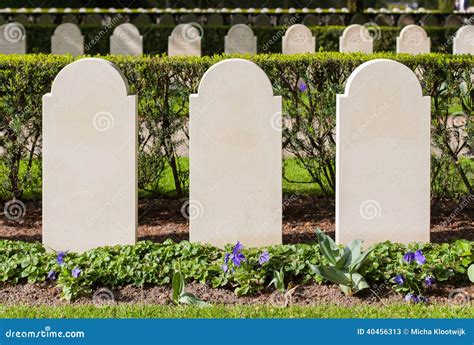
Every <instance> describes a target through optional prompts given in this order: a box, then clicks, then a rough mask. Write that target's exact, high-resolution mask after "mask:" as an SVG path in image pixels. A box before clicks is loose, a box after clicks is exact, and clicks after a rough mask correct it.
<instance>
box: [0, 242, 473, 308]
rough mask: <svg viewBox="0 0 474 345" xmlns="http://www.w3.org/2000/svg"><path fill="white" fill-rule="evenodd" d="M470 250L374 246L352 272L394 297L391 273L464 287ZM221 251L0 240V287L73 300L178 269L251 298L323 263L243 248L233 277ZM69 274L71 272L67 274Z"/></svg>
mask: <svg viewBox="0 0 474 345" xmlns="http://www.w3.org/2000/svg"><path fill="white" fill-rule="evenodd" d="M473 245H474V242H470V241H467V240H458V241H456V242H454V243H451V244H447V243H444V244H429V243H428V244H411V245H408V246H406V245H402V244H397V243H390V242H384V243H379V244H377V245H376V246H375V248H374V250H373V252H372V253H371V254H369V256H368V260H367V262H366V263H365V264H364V266H363V267H362V269H361V270H359V272H360V273H361V274H362V275H363V276H364V277H365V278H366V280H367V281H368V282H369V283H370V284H371V285H372V284H373V283H376V284H377V285H384V286H386V287H394V288H397V290H399V289H400V286H397V284H396V283H395V282H394V280H393V278H394V277H395V276H397V275H399V274H403V275H404V276H405V277H406V278H407V279H409V280H411V281H412V282H414V283H416V284H417V285H418V284H419V285H420V287H421V288H423V286H422V282H423V280H424V279H425V278H426V277H428V276H429V277H433V278H434V279H435V281H436V282H437V283H443V282H449V283H451V284H453V283H459V282H466V281H467V268H468V267H469V266H470V265H471V264H472V262H473V258H474V257H473ZM415 250H421V251H422V253H423V255H424V256H425V257H426V263H424V264H422V265H420V264H411V265H410V264H407V263H406V262H404V260H403V256H404V254H405V253H407V251H411V252H414V251H415ZM263 251H265V252H267V253H268V257H269V260H268V262H265V263H263V264H262V263H259V257H260V255H261V254H262V253H263ZM225 252H232V246H231V245H229V246H227V247H226V250H221V249H218V248H215V247H212V246H209V245H202V244H198V243H189V242H187V241H182V242H180V243H173V241H171V240H167V241H165V242H163V243H153V242H151V241H146V242H138V243H137V244H136V245H134V246H131V245H127V246H114V247H103V248H97V249H92V250H89V251H87V252H85V253H83V254H76V253H58V254H56V253H46V252H45V249H44V247H43V246H42V245H41V244H40V243H25V242H19V241H7V240H0V282H5V283H8V284H18V283H23V282H26V281H27V282H30V283H39V282H44V281H50V282H53V283H57V284H58V285H59V286H60V287H61V288H62V293H63V296H64V297H65V298H67V299H73V298H76V297H78V296H80V295H84V294H89V293H90V292H91V290H92V289H96V288H101V287H108V288H115V287H119V286H125V285H128V284H132V285H134V286H146V285H170V283H171V276H172V275H173V271H174V270H180V271H181V272H182V274H183V276H184V277H185V279H186V280H187V281H188V282H191V281H197V282H201V283H207V284H209V285H211V286H212V287H214V288H219V287H226V288H232V289H234V291H235V293H236V294H237V295H251V294H255V293H256V292H258V291H261V290H263V289H265V287H266V286H268V284H269V282H270V281H271V280H272V277H273V274H274V272H275V271H280V270H281V271H282V272H283V273H284V276H285V284H288V283H289V282H293V283H294V284H300V283H305V282H308V281H310V280H316V281H317V282H321V281H322V280H323V279H322V277H320V276H318V275H316V274H315V273H314V272H313V271H312V269H311V266H310V265H327V264H328V262H327V261H326V259H325V257H324V256H323V255H322V253H321V250H320V247H319V245H318V244H317V243H314V244H296V245H295V244H289V245H278V246H271V247H268V248H265V249H264V248H260V249H259V248H248V249H244V250H243V251H242V254H243V255H244V256H245V258H246V260H245V262H243V263H242V264H241V265H239V266H235V267H234V266H233V268H234V269H235V270H228V271H227V272H224V270H223V268H222V267H221V266H222V265H223V263H224V256H225ZM73 270H74V271H75V272H76V273H75V274H74V275H73V274H72V271H73ZM401 292H403V291H401ZM406 292H413V291H408V290H407V291H405V293H406ZM416 293H417V294H421V293H422V292H421V291H416ZM428 293H429V292H428Z"/></svg>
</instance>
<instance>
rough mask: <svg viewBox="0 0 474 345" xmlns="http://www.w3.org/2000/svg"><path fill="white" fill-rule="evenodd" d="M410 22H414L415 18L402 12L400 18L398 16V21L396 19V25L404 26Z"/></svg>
mask: <svg viewBox="0 0 474 345" xmlns="http://www.w3.org/2000/svg"><path fill="white" fill-rule="evenodd" d="M411 24H415V19H414V18H413V16H412V15H410V14H406V13H404V14H402V15H401V16H400V18H398V21H397V25H398V26H406V25H411Z"/></svg>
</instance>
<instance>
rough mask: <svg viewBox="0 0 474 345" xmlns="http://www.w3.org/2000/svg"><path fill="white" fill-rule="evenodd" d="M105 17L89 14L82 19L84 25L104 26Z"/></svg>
mask: <svg viewBox="0 0 474 345" xmlns="http://www.w3.org/2000/svg"><path fill="white" fill-rule="evenodd" d="M102 23H103V17H102V16H101V15H100V14H87V15H85V16H84V17H83V18H82V24H83V25H102Z"/></svg>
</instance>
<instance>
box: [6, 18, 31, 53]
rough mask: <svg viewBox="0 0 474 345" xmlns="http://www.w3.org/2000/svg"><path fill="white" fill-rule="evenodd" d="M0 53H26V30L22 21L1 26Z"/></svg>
mask: <svg viewBox="0 0 474 345" xmlns="http://www.w3.org/2000/svg"><path fill="white" fill-rule="evenodd" d="M0 53H1V54H26V31H25V27H24V26H23V25H22V24H20V23H8V24H3V25H2V26H0Z"/></svg>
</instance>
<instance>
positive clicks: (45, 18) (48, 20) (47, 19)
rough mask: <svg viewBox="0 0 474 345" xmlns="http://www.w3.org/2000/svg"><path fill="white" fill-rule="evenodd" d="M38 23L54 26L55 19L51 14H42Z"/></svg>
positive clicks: (37, 20)
mask: <svg viewBox="0 0 474 345" xmlns="http://www.w3.org/2000/svg"><path fill="white" fill-rule="evenodd" d="M36 23H37V24H43V25H48V24H53V23H54V18H53V16H51V15H49V14H42V15H40V16H39V17H38V18H37V19H36Z"/></svg>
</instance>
